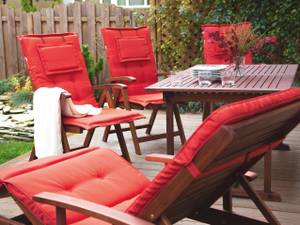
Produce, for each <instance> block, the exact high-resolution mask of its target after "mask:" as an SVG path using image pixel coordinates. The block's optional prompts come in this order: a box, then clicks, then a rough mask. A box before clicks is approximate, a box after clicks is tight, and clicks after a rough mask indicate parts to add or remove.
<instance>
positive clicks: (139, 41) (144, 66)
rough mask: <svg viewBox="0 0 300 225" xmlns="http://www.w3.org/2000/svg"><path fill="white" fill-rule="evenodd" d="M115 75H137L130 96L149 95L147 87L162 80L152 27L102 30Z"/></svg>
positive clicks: (109, 63)
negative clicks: (155, 57)
mask: <svg viewBox="0 0 300 225" xmlns="http://www.w3.org/2000/svg"><path fill="white" fill-rule="evenodd" d="M101 32H102V36H103V41H104V44H105V53H106V58H107V62H108V65H109V71H110V76H111V77H119V76H133V77H135V78H136V81H135V82H133V83H130V84H128V95H129V96H131V95H141V94H146V93H147V92H146V91H145V90H144V88H145V87H147V86H149V85H150V84H153V83H155V82H157V81H158V76H157V71H156V66H155V59H154V54H153V49H152V42H151V37H150V29H149V28H148V27H137V28H104V29H101Z"/></svg>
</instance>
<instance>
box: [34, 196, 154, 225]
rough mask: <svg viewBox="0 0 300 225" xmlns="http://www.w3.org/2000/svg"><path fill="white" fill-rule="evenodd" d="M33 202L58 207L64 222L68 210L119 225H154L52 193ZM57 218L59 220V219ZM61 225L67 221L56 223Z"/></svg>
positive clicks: (119, 212)
mask: <svg viewBox="0 0 300 225" xmlns="http://www.w3.org/2000/svg"><path fill="white" fill-rule="evenodd" d="M33 200H34V201H37V202H40V203H44V204H48V205H53V206H55V207H56V212H57V213H58V212H60V213H62V214H64V215H60V216H59V217H60V218H62V219H63V220H64V219H65V218H66V217H65V216H66V209H69V210H72V211H75V212H79V213H82V214H84V215H87V216H91V217H94V218H97V219H100V220H103V221H106V222H108V223H112V224H118V225H154V224H153V223H151V222H148V221H146V220H143V219H141V218H138V217H135V216H133V215H130V214H127V213H124V212H121V211H118V210H116V209H113V208H109V207H107V206H104V205H99V204H96V203H93V202H90V201H87V200H83V199H79V198H75V197H71V196H67V195H62V194H56V193H50V192H43V193H39V194H37V195H35V196H33ZM59 217H57V218H59ZM56 222H57V223H59V222H60V223H59V224H66V222H65V221H56Z"/></svg>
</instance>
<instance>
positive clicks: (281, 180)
mask: <svg viewBox="0 0 300 225" xmlns="http://www.w3.org/2000/svg"><path fill="white" fill-rule="evenodd" d="M142 113H144V114H145V115H146V116H147V117H148V118H149V116H150V111H142ZM201 120H202V118H201V115H200V114H183V115H182V121H183V126H184V130H185V133H186V136H187V138H188V137H189V136H190V135H191V134H192V132H193V131H194V130H195V128H196V127H197V126H198V125H199V124H200V123H201ZM141 122H144V121H143V120H142V121H141ZM164 130H165V112H163V111H161V112H159V114H158V117H157V120H156V122H155V125H154V128H153V131H154V132H157V133H159V132H163V131H164ZM102 133H103V129H98V130H97V131H96V133H95V136H94V139H93V140H92V145H93V146H94V145H95V146H102V147H106V148H110V149H119V146H118V142H117V139H116V137H115V135H110V137H109V139H108V143H103V142H101V138H102ZM138 133H140V134H143V131H142V130H140V131H138ZM299 137H300V126H298V127H297V128H296V129H295V130H293V131H292V132H291V133H290V134H289V135H288V137H287V139H286V141H285V142H286V143H288V144H289V145H290V147H291V149H292V150H291V151H288V152H282V151H273V153H272V163H273V164H272V165H273V168H272V173H273V179H272V181H273V185H272V188H273V191H276V192H279V193H280V194H281V196H282V199H283V201H282V202H267V204H268V205H269V206H270V208H271V209H272V210H273V212H274V214H275V215H276V216H277V218H278V219H279V221H280V222H281V223H282V224H284V225H298V224H300V140H299ZM125 139H126V140H127V146H128V149H129V150H130V154H131V158H132V161H133V165H134V166H135V167H137V168H138V169H139V170H141V171H142V172H143V173H144V174H145V175H146V176H147V177H148V178H150V179H152V178H153V177H154V176H155V175H156V174H157V172H158V171H159V170H160V169H161V168H162V165H160V164H156V163H149V162H145V161H144V160H143V156H137V155H135V154H134V148H133V143H132V140H131V135H130V133H129V132H127V133H126V134H125ZM81 140H82V138H81V137H80V136H78V135H74V136H72V137H71V143H72V144H76V143H80V141H81ZM179 148H180V140H179V137H177V138H175V149H179ZM141 150H142V152H143V155H145V154H149V153H165V152H166V141H165V139H161V140H156V141H152V142H146V143H142V144H141ZM26 157H28V155H27V156H23V157H20V158H18V159H16V160H13V161H12V162H10V163H9V164H16V163H20V162H22V161H25V160H26ZM254 171H255V172H257V173H258V176H259V178H258V179H256V180H255V181H254V182H252V183H253V185H254V186H255V188H257V189H262V186H263V176H262V174H263V173H262V172H263V165H262V162H260V163H259V164H257V165H256V167H255V168H254ZM233 203H234V211H235V212H237V213H241V214H244V215H247V216H251V217H253V218H258V219H260V218H261V219H262V218H263V217H262V215H261V214H260V212H259V211H258V210H257V209H256V207H255V206H254V204H253V203H252V202H251V201H250V200H248V199H240V198H234V202H233ZM215 207H217V208H220V207H221V201H220V200H219V201H218V202H217V203H216V204H215ZM18 213H20V210H19V209H18V208H17V207H16V206H15V204H14V203H13V201H12V200H11V199H10V198H6V199H1V200H0V214H1V215H5V216H8V217H12V216H15V215H17V214H18ZM187 224H192V225H193V224H199V223H196V222H193V221H191V220H188V219H184V220H182V221H180V222H178V223H177V225H187Z"/></svg>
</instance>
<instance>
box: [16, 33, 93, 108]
mask: <svg viewBox="0 0 300 225" xmlns="http://www.w3.org/2000/svg"><path fill="white" fill-rule="evenodd" d="M18 39H19V41H20V45H21V48H22V52H23V55H24V58H25V62H26V65H27V69H28V71H29V75H30V78H31V81H32V85H33V87H34V89H38V88H40V87H60V88H63V89H65V90H67V91H68V92H69V93H71V95H72V100H73V102H74V103H75V104H92V105H94V106H98V104H97V102H96V100H95V98H94V93H93V90H92V86H91V83H90V80H89V78H88V73H87V70H86V66H85V63H84V59H83V56H82V54H81V50H80V45H79V38H78V35H77V34H76V33H62V34H41V35H20V36H18Z"/></svg>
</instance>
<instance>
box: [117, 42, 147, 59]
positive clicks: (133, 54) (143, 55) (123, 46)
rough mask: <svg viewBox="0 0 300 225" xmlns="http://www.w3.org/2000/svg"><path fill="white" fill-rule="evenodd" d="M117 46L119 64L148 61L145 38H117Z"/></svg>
mask: <svg viewBox="0 0 300 225" xmlns="http://www.w3.org/2000/svg"><path fill="white" fill-rule="evenodd" d="M117 44H118V51H119V56H120V61H121V62H130V61H143V60H150V52H151V49H149V44H148V43H147V39H146V38H119V39H117Z"/></svg>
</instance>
